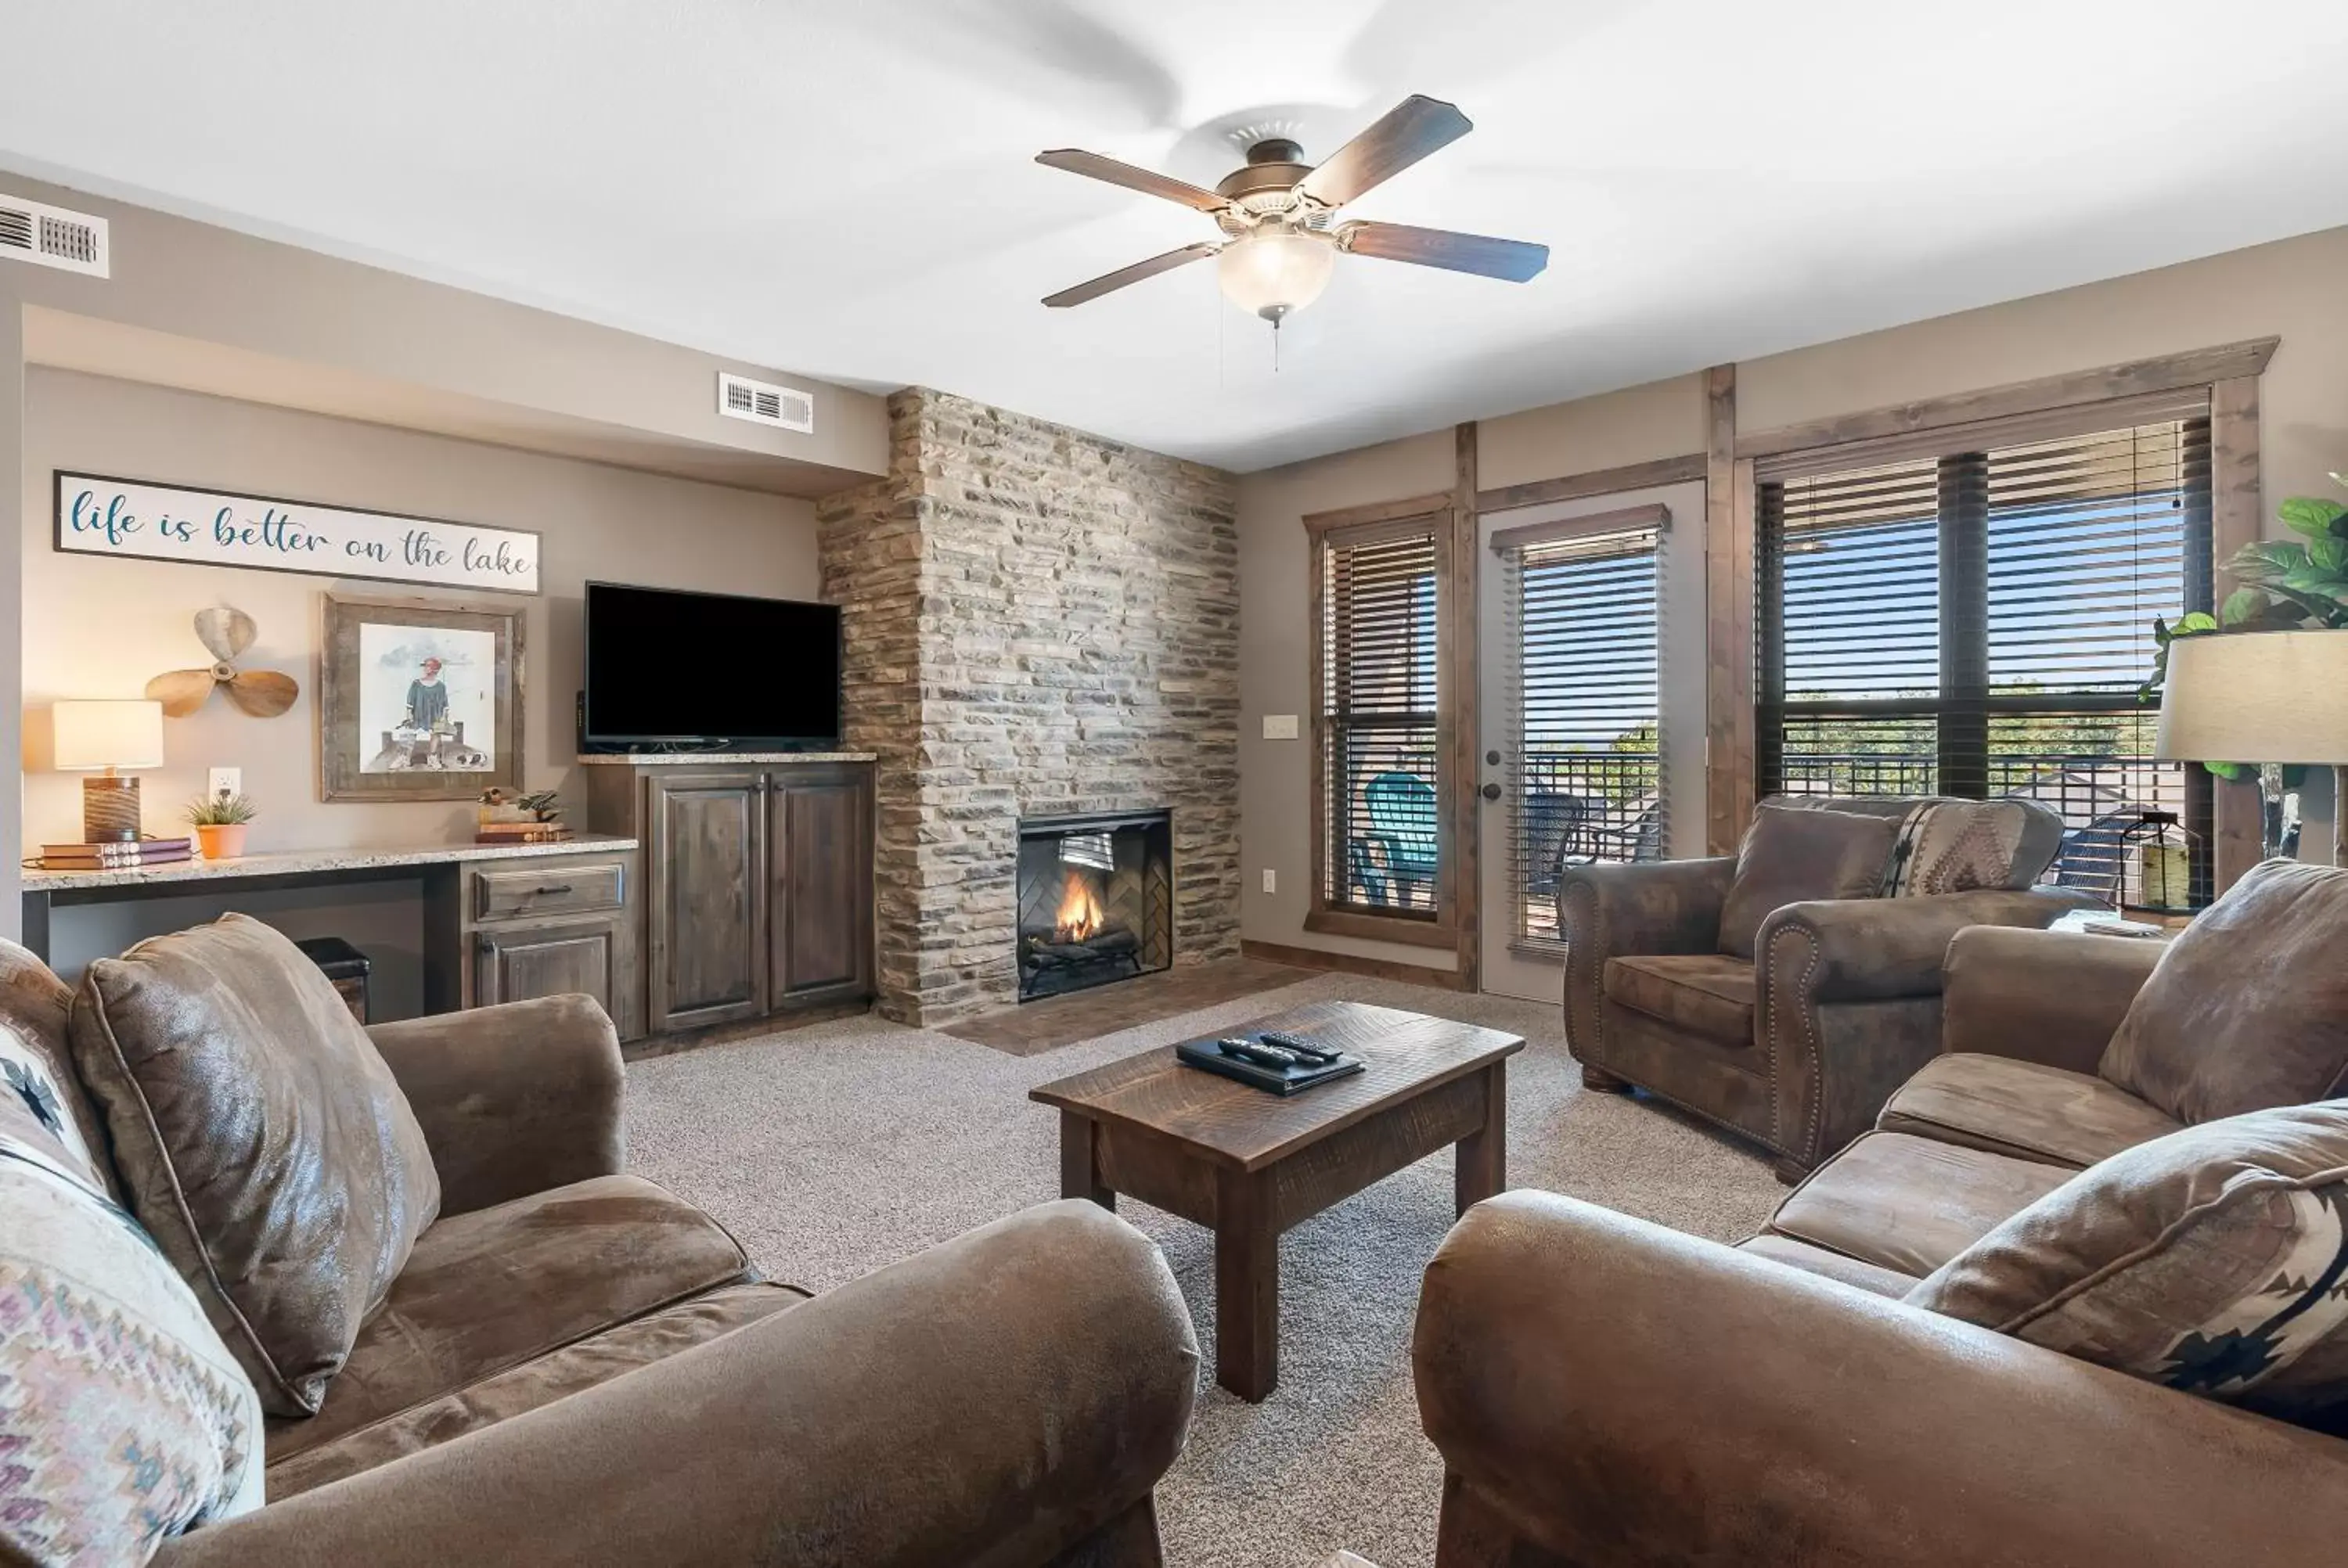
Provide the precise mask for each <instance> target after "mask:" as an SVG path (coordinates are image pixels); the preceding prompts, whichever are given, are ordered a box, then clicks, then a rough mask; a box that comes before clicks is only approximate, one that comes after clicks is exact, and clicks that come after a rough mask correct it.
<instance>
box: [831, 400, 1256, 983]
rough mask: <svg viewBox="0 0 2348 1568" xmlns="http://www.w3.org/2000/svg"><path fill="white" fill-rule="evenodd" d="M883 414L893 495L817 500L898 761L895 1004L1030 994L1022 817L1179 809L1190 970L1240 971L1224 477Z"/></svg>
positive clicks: (921, 412) (891, 902) (888, 774)
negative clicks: (1020, 901)
mask: <svg viewBox="0 0 2348 1568" xmlns="http://www.w3.org/2000/svg"><path fill="white" fill-rule="evenodd" d="M889 416H890V432H891V447H892V456H891V464H890V473H889V476H888V477H886V478H884V479H880V480H876V481H874V482H873V483H872V484H870V485H867V486H864V487H860V488H859V489H855V490H850V491H847V492H844V493H842V494H840V495H838V496H833V497H828V498H827V499H826V500H824V501H822V502H821V503H819V507H818V516H819V519H820V522H821V526H822V560H823V590H824V597H825V598H827V599H829V600H833V601H834V602H836V603H838V604H839V605H841V606H843V607H844V615H843V620H844V623H845V636H846V639H847V656H846V676H847V705H848V739H849V743H850V745H852V746H854V747H856V748H857V749H859V750H864V751H870V752H873V753H877V754H878V756H879V758H880V763H879V787H880V820H879V841H880V842H879V846H878V863H877V875H878V879H879V901H878V910H877V915H878V920H879V927H880V1010H881V1011H882V1012H883V1013H885V1014H887V1015H888V1016H890V1017H891V1018H895V1019H900V1020H904V1021H906V1022H910V1023H921V1024H932V1025H934V1024H938V1023H945V1022H951V1021H953V1020H956V1019H960V1018H966V1017H969V1016H971V1015H972V1014H975V1013H982V1012H988V1011H992V1010H994V1009H998V1008H1004V1007H1008V1006H1011V1005H1013V1004H1014V1002H1015V1001H1016V1000H1017V994H1018V989H1017V958H1016V951H1015V945H1016V939H1017V930H1016V927H1017V908H1016V898H1017V895H1016V891H1015V879H1016V865H1017V860H1018V852H1019V831H1018V830H1019V819H1020V818H1021V817H1022V816H1051V815H1064V814H1068V813H1075V812H1094V811H1118V810H1128V809H1134V808H1139V807H1157V806H1165V807H1169V808H1171V810H1172V812H1173V815H1174V873H1175V885H1174V926H1175V947H1174V950H1175V961H1176V962H1177V963H1185V964H1188V963H1199V962H1202V961H1204V960H1206V959H1210V958H1228V957H1230V956H1231V955H1233V954H1235V953H1237V952H1238V951H1239V905H1240V883H1239V876H1240V872H1239V706H1240V699H1239V653H1238V634H1239V538H1238V530H1237V527H1236V524H1235V522H1234V518H1233V507H1234V501H1233V487H1232V483H1231V477H1230V476H1229V475H1227V474H1223V473H1221V472H1219V471H1218V470H1216V469H1213V468H1208V467H1202V466H1200V465H1198V464H1195V463H1185V462H1180V461H1178V460H1176V459H1173V458H1170V457H1161V456H1158V455H1156V454H1154V453H1149V452H1143V451H1138V450H1137V449H1135V448H1133V447H1130V446H1119V445H1117V443H1115V442H1112V441H1104V440H1101V439H1100V438H1098V437H1097V436H1086V435H1085V434H1083V433H1081V432H1079V431H1075V430H1070V429H1068V428H1066V426H1063V425H1050V424H1046V423H1045V422H1044V421H1042V420H1040V419H1029V418H1026V417H1025V416H1023V415H1015V414H1008V413H1005V412H1004V411H1003V410H1001V409H997V408H991V407H988V406H987V405H983V404H980V403H973V402H972V401H970V400H969V399H967V398H961V397H953V396H948V395H944V394H942V393H937V392H932V391H929V390H927V389H925V388H918V387H917V388H912V389H909V390H907V391H904V392H901V393H899V394H897V395H895V396H894V397H892V398H891V399H890V400H889Z"/></svg>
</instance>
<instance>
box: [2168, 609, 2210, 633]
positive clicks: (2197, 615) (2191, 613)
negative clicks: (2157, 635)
mask: <svg viewBox="0 0 2348 1568" xmlns="http://www.w3.org/2000/svg"><path fill="white" fill-rule="evenodd" d="M2215 630H2218V618H2217V617H2216V616H2214V615H2212V614H2210V613H2209V611H2208V610H2188V611H2186V612H2185V613H2184V614H2183V615H2180V616H2178V618H2177V624H2176V625H2175V626H2174V627H2172V628H2171V629H2170V630H2169V635H2170V636H2172V637H2190V636H2192V635H2193V634H2194V633H2195V632H2198V631H2215Z"/></svg>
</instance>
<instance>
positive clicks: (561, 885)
mask: <svg viewBox="0 0 2348 1568" xmlns="http://www.w3.org/2000/svg"><path fill="white" fill-rule="evenodd" d="M571 890H572V888H571V884H570V883H568V882H551V883H549V884H547V885H546V886H543V887H541V888H540V889H539V890H538V891H537V893H536V894H535V895H534V897H540V898H551V897H554V896H555V895H556V894H557V893H568V892H570V891H571Z"/></svg>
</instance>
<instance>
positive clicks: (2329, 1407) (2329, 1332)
mask: <svg viewBox="0 0 2348 1568" xmlns="http://www.w3.org/2000/svg"><path fill="white" fill-rule="evenodd" d="M1907 1299H1908V1302H1909V1305H1910V1306H1913V1307H1926V1308H1929V1309H1930V1310H1931V1311H1934V1312H1940V1313H1944V1314H1946V1315H1948V1316H1950V1317H1962V1318H1963V1319H1965V1320H1966V1321H1967V1322H1971V1323H1978V1324H1980V1325H1982V1327H1986V1328H1994V1329H1996V1330H1998V1331H1999V1332H2000V1333H2003V1334H2011V1335H2013V1336H2014V1337H2017V1338H2021V1339H2027V1340H2029V1341H2030V1342H2031V1343H2032V1344H2034V1345H2043V1346H2044V1347H2046V1348H2048V1349H2050V1350H2060V1351H2063V1352H2065V1354H2067V1355H2072V1356H2077V1357H2079V1358H2082V1359H2085V1360H2089V1361H2094V1362H2096V1363H2098V1364H2100V1365H2102V1366H2106V1367H2110V1368H2115V1369H2116V1370H2118V1371H2122V1372H2129V1373H2133V1374H2134V1375H2136V1376H2137V1377H2139V1378H2147V1379H2149V1380H2150V1381H2153V1382H2157V1383H2163V1384H2166V1385H2168V1387H2170V1388H2172V1389H2182V1390H2183V1391H2185V1392H2187V1393H2191V1394H2199V1395H2202V1396H2204V1397H2206V1398H2209V1399H2218V1400H2221V1401H2223V1402H2225V1403H2228V1404H2239V1405H2243V1406H2246V1407H2248V1408H2249V1409H2255V1410H2259V1411H2262V1412H2263V1413H2265V1414H2267V1415H2271V1416H2276V1417H2280V1418H2281V1419H2285V1420H2291V1421H2299V1422H2302V1423H2316V1424H2322V1425H2333V1424H2336V1423H2337V1422H2339V1421H2341V1420H2343V1419H2348V1100H2333V1101H2326V1102H2322V1103H2320V1104H2315V1105H2293V1106H2289V1107H2286V1108H2284V1109H2281V1110H2275V1111H2256V1112H2250V1113H2249V1114H2248V1115H2243V1116H2233V1117H2229V1118H2227V1119H2226V1120H2224V1121H2220V1122H2204V1123H2203V1124H2201V1125H2200V1126H2198V1127H2188V1128H2186V1129H2184V1130H2183V1131H2182V1132H2172V1133H2169V1134H2168V1136H2167V1137H2163V1138H2156V1139H2154V1140H2153V1141H2152V1142H2150V1143H2139V1144H2137V1146H2136V1147H2135V1148H2133V1149H2129V1150H2127V1151H2124V1152H2123V1153H2118V1154H2115V1155H2113V1156H2112V1157H2111V1158H2110V1159H2107V1160H2105V1161H2104V1162H2102V1163H2099V1164H2096V1165H2092V1166H2090V1167H2088V1168H2087V1169H2086V1170H2085V1171H2082V1172H2081V1173H2079V1174H2077V1175H2076V1176H2074V1177H2073V1178H2072V1179H2071V1180H2069V1181H2068V1182H2065V1184H2063V1185H2062V1186H2060V1187H2057V1188H2055V1191H2053V1192H2051V1193H2049V1194H2046V1196H2044V1197H2043V1198H2041V1199H2039V1200H2038V1201H2037V1202H2036V1203H2034V1204H2031V1205H2030V1207H2028V1208H2026V1209H2024V1210H2023V1211H2022V1212H2021V1213H2020V1214H2015V1215H2013V1217H2012V1218H2010V1219H2008V1220H2006V1221H2005V1223H2003V1225H1999V1226H1998V1227H1997V1228H1996V1229H1994V1230H1993V1231H1991V1232H1990V1233H1989V1234H1988V1235H1985V1236H1983V1237H1982V1238H1981V1240H1979V1241H1977V1242H1975V1243H1974V1244H1973V1245H1972V1246H1970V1247H1967V1248H1966V1249H1965V1250H1964V1251H1963V1252H1962V1253H1959V1254H1958V1255H1956V1256H1955V1257H1953V1258H1952V1259H1950V1260H1949V1261H1948V1262H1947V1263H1946V1264H1943V1265H1942V1266H1941V1267H1940V1269H1939V1270H1937V1271H1936V1272H1935V1273H1933V1274H1932V1275H1931V1276H1930V1277H1929V1278H1926V1279H1925V1280H1923V1281H1922V1282H1921V1283H1920V1284H1918V1285H1917V1286H1916V1287H1915V1288H1914V1289H1912V1290H1910V1292H1909V1293H1908V1297H1907Z"/></svg>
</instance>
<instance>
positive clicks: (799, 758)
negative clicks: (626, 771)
mask: <svg viewBox="0 0 2348 1568" xmlns="http://www.w3.org/2000/svg"><path fill="white" fill-rule="evenodd" d="M879 758H880V753H877V752H596V753H584V752H582V753H580V757H579V760H580V761H581V762H582V763H589V764H592V763H623V764H627V765H628V766H631V767H661V766H669V767H681V766H689V765H692V764H702V765H704V766H707V765H711V764H717V765H725V764H740V763H870V762H875V761H878V760H879Z"/></svg>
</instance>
